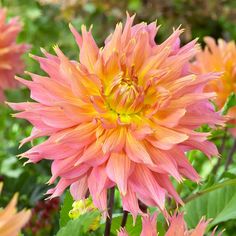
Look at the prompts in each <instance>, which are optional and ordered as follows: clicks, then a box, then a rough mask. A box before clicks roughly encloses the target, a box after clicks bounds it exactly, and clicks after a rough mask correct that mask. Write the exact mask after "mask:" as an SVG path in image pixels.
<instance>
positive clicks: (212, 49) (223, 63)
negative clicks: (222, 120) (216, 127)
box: [192, 37, 236, 137]
mask: <svg viewBox="0 0 236 236" xmlns="http://www.w3.org/2000/svg"><path fill="white" fill-rule="evenodd" d="M204 40H205V43H206V47H205V48H204V50H202V51H200V52H199V53H198V54H197V55H196V60H195V61H194V62H193V65H192V69H193V71H194V73H199V74H204V73H208V72H210V71H215V72H221V73H222V74H221V76H220V78H219V79H218V80H212V81H209V83H207V85H206V88H205V90H206V91H207V92H215V93H216V94H217V96H216V97H215V99H214V102H215V103H216V105H217V106H218V109H222V108H223V106H224V104H225V102H226V100H227V98H228V96H229V95H230V94H231V93H236V60H235V58H236V44H235V42H234V41H231V42H226V41H224V40H223V39H219V40H218V43H217V42H216V41H215V39H213V38H211V37H205V38H204ZM227 115H228V116H229V122H228V123H230V124H232V125H234V126H236V107H232V108H230V109H229V111H228V114H227ZM230 131H231V133H232V134H233V135H234V136H235V137H236V128H232V129H230Z"/></svg>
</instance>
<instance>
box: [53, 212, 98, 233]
mask: <svg viewBox="0 0 236 236" xmlns="http://www.w3.org/2000/svg"><path fill="white" fill-rule="evenodd" d="M99 214H100V213H99V212H98V211H93V212H89V213H86V214H83V215H81V216H80V217H79V218H77V219H75V220H70V221H69V222H68V223H67V224H66V226H64V227H62V228H61V229H60V231H59V232H58V233H57V236H68V235H70V236H86V235H88V234H89V235H100V234H98V233H96V232H91V231H90V230H89V227H90V225H91V224H92V223H93V222H94V220H95V219H96V218H97V217H98V216H99Z"/></svg>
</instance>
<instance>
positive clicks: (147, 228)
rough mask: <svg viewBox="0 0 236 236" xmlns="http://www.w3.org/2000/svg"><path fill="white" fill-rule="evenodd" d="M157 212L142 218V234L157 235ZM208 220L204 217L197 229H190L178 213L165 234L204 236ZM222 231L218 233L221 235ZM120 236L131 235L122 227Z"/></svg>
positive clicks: (213, 233) (147, 235)
mask: <svg viewBox="0 0 236 236" xmlns="http://www.w3.org/2000/svg"><path fill="white" fill-rule="evenodd" d="M156 220H157V214H153V215H152V216H151V215H146V216H143V218H142V232H141V235H140V236H157V226H156ZM208 223H209V220H208V221H204V219H202V220H200V222H199V223H198V225H197V226H196V228H195V229H191V230H188V228H187V225H186V223H185V221H184V215H183V214H182V213H180V214H178V215H176V214H175V215H173V216H172V217H171V219H170V226H169V228H168V230H167V232H166V233H165V236H204V233H205V231H206V228H207V225H208ZM215 230H216V228H215V229H214V230H213V232H212V234H211V236H214V235H215ZM220 235H221V233H219V234H218V236H220ZM118 236H129V234H128V233H127V232H126V231H125V229H121V230H120V231H119V232H118Z"/></svg>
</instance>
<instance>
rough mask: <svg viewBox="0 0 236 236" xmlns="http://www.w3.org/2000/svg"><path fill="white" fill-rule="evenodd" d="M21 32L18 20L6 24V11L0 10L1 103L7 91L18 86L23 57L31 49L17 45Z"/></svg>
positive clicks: (13, 19) (23, 45)
mask: <svg viewBox="0 0 236 236" xmlns="http://www.w3.org/2000/svg"><path fill="white" fill-rule="evenodd" d="M20 31H21V24H20V22H19V20H18V18H12V19H11V20H10V21H9V22H6V9H2V8H0V32H1V33H0V101H2V100H3V99H4V95H3V91H4V90H5V89H9V88H15V87H16V86H17V84H18V82H17V81H16V80H15V79H14V76H15V75H16V74H20V73H22V72H23V69H24V63H23V61H22V59H21V56H22V54H23V53H25V52H26V51H27V49H29V45H27V44H17V43H16V38H17V36H18V34H19V32H20Z"/></svg>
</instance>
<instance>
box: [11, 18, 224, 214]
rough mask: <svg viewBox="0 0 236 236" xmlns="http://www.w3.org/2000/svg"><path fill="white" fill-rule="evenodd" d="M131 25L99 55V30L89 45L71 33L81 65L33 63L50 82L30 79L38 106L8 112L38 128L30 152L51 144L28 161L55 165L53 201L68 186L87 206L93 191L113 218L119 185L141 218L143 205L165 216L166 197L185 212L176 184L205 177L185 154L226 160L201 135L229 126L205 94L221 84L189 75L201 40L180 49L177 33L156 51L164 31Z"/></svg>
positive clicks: (50, 60)
mask: <svg viewBox="0 0 236 236" xmlns="http://www.w3.org/2000/svg"><path fill="white" fill-rule="evenodd" d="M133 20H134V17H130V16H127V22H126V24H125V26H124V28H123V26H122V24H121V23H119V24H117V26H116V29H115V31H114V33H112V34H111V35H110V36H109V37H108V38H107V39H106V41H105V45H104V47H102V48H98V46H97V45H96V43H95V41H94V39H93V37H92V34H91V28H90V30H89V31H87V30H86V28H85V26H82V36H81V35H80V34H79V33H78V32H77V31H76V30H75V29H74V28H73V27H72V26H70V28H71V31H72V33H73V34H74V36H75V39H76V42H77V44H78V46H79V48H80V58H79V62H77V61H70V60H69V59H68V58H67V57H66V56H65V55H64V54H63V53H62V52H61V51H60V49H59V48H58V47H55V48H54V49H55V52H56V54H57V55H56V56H54V55H51V54H49V53H47V52H46V51H44V50H43V53H44V55H45V57H38V56H33V57H34V58H35V59H36V60H38V61H39V63H40V65H41V68H42V69H43V70H44V71H46V72H47V74H48V75H47V76H39V75H36V74H32V73H30V75H31V77H32V81H28V80H24V79H21V78H18V80H19V81H20V82H22V83H23V84H25V85H26V86H28V88H29V89H30V91H31V98H32V99H34V100H35V102H25V103H19V104H10V106H11V107H12V108H13V109H15V110H19V111H21V112H20V113H18V114H16V115H15V116H16V117H18V118H24V119H27V120H28V121H30V122H31V123H32V124H33V126H34V129H33V131H32V134H31V136H30V137H29V138H26V139H25V140H23V142H22V143H25V142H27V141H30V140H32V139H35V138H37V137H40V136H48V137H49V138H48V139H47V140H46V141H44V142H43V143H41V144H39V145H37V146H34V147H33V148H31V149H30V150H29V151H27V152H26V153H24V154H22V156H23V157H27V158H28V159H29V160H28V162H33V163H36V162H39V161H40V160H42V159H48V160H52V166H51V169H52V178H51V179H50V181H49V183H50V184H51V183H53V182H54V181H55V180H56V179H57V178H60V180H59V182H58V184H57V186H56V187H55V188H53V189H51V190H50V191H49V192H48V193H49V194H51V197H56V196H58V195H61V194H62V193H63V192H64V190H65V189H66V188H67V187H68V186H70V190H71V193H72V195H73V197H74V198H75V199H77V200H79V199H81V198H84V197H85V194H86V192H87V190H89V192H90V194H91V195H92V198H93V202H94V204H95V206H96V207H98V208H99V209H100V210H101V211H106V210H107V190H108V189H110V188H111V187H113V186H115V185H116V186H117V187H118V189H119V191H120V194H121V197H122V202H123V208H124V209H125V210H127V211H129V212H131V213H132V214H133V216H136V215H137V214H138V213H140V212H141V211H140V209H139V205H138V199H139V200H140V201H141V202H143V203H144V204H146V205H148V206H150V205H152V206H158V207H159V208H160V209H161V210H164V205H165V197H166V196H171V197H174V198H175V200H176V201H177V202H179V203H182V201H181V199H180V197H179V196H178V194H177V192H176V191H175V189H174V187H173V186H172V184H171V181H170V179H169V177H170V176H173V177H174V178H175V179H176V180H177V181H182V179H183V178H185V177H186V178H189V179H191V180H193V181H199V176H198V174H197V173H196V171H195V170H194V168H193V167H192V166H191V164H190V163H189V162H188V160H187V158H186V156H185V152H186V151H188V150H191V149H198V150H201V151H203V152H205V153H206V155H207V156H211V155H218V152H217V149H216V147H215V145H214V144H213V143H211V142H209V141H207V136H208V135H209V134H208V133H199V132H197V131H195V130H196V128H198V127H200V126H201V125H202V124H206V123H207V124H209V125H211V126H214V125H216V124H221V123H222V119H221V118H220V115H219V114H218V113H216V112H215V111H214V109H213V106H212V105H211V103H210V102H209V99H211V98H213V97H214V93H206V92H203V87H204V86H205V84H206V83H207V82H208V81H210V80H212V79H215V78H217V77H218V74H214V73H209V74H204V75H199V76H198V75H195V74H191V73H190V72H189V69H188V67H189V63H188V61H189V59H190V58H192V57H193V56H194V55H195V52H196V46H195V41H192V42H190V43H188V44H187V45H185V46H183V47H180V39H179V36H180V34H181V33H182V30H180V29H177V30H175V31H174V32H173V34H172V35H171V36H170V37H169V38H168V39H166V40H165V41H164V42H163V43H161V44H156V43H155V40H154V39H155V36H156V33H157V31H158V27H157V26H156V23H151V24H149V25H147V24H146V23H141V24H137V25H134V26H132V24H133Z"/></svg>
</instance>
